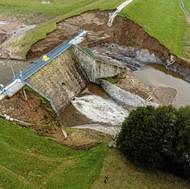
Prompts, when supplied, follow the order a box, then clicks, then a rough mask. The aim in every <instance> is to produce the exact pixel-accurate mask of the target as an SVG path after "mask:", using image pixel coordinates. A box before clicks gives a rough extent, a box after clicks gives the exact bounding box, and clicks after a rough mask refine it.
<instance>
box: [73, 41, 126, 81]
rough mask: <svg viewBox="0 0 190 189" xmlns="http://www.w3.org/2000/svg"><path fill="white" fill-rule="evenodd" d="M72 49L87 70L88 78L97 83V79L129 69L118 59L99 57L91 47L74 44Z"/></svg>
mask: <svg viewBox="0 0 190 189" xmlns="http://www.w3.org/2000/svg"><path fill="white" fill-rule="evenodd" d="M72 50H73V53H74V55H75V56H76V57H77V59H78V61H79V63H80V64H81V66H82V68H83V70H84V71H85V72H86V74H87V76H88V79H89V80H90V81H91V82H93V83H96V81H97V79H101V78H106V77H114V76H116V75H118V74H119V73H121V72H123V71H124V70H126V69H127V66H124V65H123V64H120V62H118V61H113V60H111V59H109V60H105V59H104V58H103V57H102V58H101V57H97V56H95V54H93V53H92V52H91V51H89V49H85V48H82V47H80V46H78V45H75V46H73V47H72Z"/></svg>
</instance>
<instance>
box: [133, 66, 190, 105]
mask: <svg viewBox="0 0 190 189" xmlns="http://www.w3.org/2000/svg"><path fill="white" fill-rule="evenodd" d="M134 75H135V77H136V78H137V79H139V80H140V81H142V82H143V83H144V84H145V85H146V86H152V87H170V88H173V89H176V91H177V95H176V97H175V99H174V101H173V105H176V106H185V105H190V84H189V83H188V82H186V81H185V80H183V79H182V78H181V77H180V76H179V75H178V74H175V73H173V72H171V71H169V70H167V69H166V68H165V67H164V66H162V65H155V64H153V65H152V64H151V65H148V66H144V67H143V68H142V69H141V70H138V71H135V72H134Z"/></svg>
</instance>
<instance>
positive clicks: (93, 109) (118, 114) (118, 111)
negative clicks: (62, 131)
mask: <svg viewBox="0 0 190 189" xmlns="http://www.w3.org/2000/svg"><path fill="white" fill-rule="evenodd" d="M127 115H128V111H127V110H125V109H124V108H123V107H122V106H120V105H118V104H117V103H116V102H114V101H113V100H112V99H111V98H110V97H109V96H108V95H107V94H106V93H105V92H104V90H103V89H101V88H100V87H98V86H97V85H93V84H89V85H88V86H87V88H86V89H85V90H84V91H83V92H82V93H81V95H79V96H78V97H76V98H74V99H73V100H72V104H71V105H69V106H68V107H67V108H66V109H65V110H64V111H63V112H62V120H63V124H64V125H65V126H77V125H84V124H92V123H100V124H106V125H120V124H121V123H122V122H123V121H124V119H125V117H126V116H127Z"/></svg>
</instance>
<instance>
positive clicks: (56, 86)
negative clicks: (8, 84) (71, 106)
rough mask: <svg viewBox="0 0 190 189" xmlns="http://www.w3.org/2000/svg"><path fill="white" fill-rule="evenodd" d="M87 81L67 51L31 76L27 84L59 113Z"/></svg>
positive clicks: (78, 65)
mask: <svg viewBox="0 0 190 189" xmlns="http://www.w3.org/2000/svg"><path fill="white" fill-rule="evenodd" d="M87 81H88V80H87V79H86V77H85V75H84V74H83V70H82V68H81V67H80V64H78V63H77V61H75V59H74V57H73V56H72V53H70V52H69V50H68V51H66V52H64V53H63V54H61V55H60V56H59V57H57V58H56V59H54V60H53V61H52V62H51V63H49V64H48V65H46V66H45V67H44V68H43V69H41V70H39V71H38V72H37V73H36V74H34V75H32V76H31V77H30V78H29V79H28V80H27V83H28V84H29V85H30V86H31V87H32V88H33V89H34V90H36V91H37V92H39V93H40V94H42V95H43V96H44V97H45V98H47V99H48V100H49V101H50V102H51V104H53V107H54V108H55V109H56V111H57V112H59V111H60V110H61V109H62V108H64V107H66V106H67V105H68V103H69V102H70V100H71V99H72V98H73V97H74V96H76V95H77V94H79V93H80V91H81V90H82V89H83V88H84V87H85V86H86V83H87Z"/></svg>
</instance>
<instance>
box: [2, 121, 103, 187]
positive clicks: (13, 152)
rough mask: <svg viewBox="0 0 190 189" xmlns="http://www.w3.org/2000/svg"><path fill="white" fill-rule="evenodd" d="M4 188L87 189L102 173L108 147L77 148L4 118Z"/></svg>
mask: <svg viewBox="0 0 190 189" xmlns="http://www.w3.org/2000/svg"><path fill="white" fill-rule="evenodd" d="M0 149H1V150H0V153H1V155H0V188H6V189H9V188H15V189H18V188H19V189H24V188H26V189H30V188H36V189H40V188H44V189H48V188H50V189H52V188H53V189H56V188H65V189H66V188H68V189H76V188H77V189H87V188H89V187H90V186H91V185H92V183H93V182H94V180H95V179H96V177H97V176H98V175H99V172H100V169H101V167H102V163H103V159H104V154H105V147H104V146H103V145H99V146H98V147H96V148H93V149H91V150H89V151H82V150H80V151H76V150H72V149H70V148H67V147H64V146H62V145H59V144H57V143H55V142H53V141H49V140H47V139H45V138H43V137H39V136H37V135H35V134H34V133H33V132H32V131H31V130H29V129H23V128H18V127H16V126H13V125H11V124H9V123H8V122H6V121H4V120H2V119H0Z"/></svg>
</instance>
